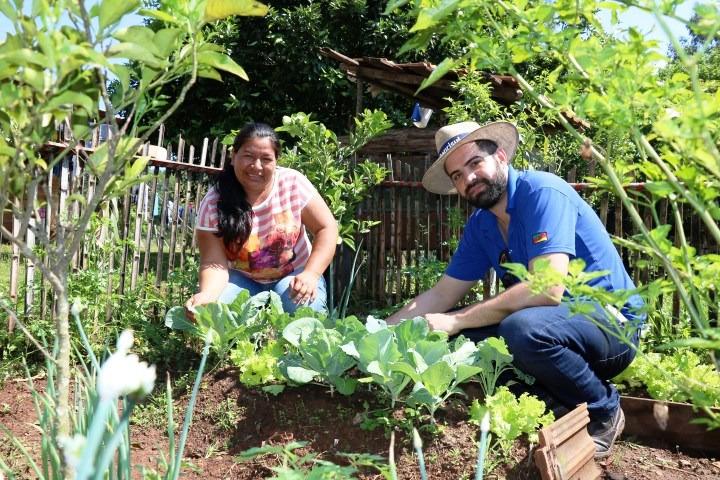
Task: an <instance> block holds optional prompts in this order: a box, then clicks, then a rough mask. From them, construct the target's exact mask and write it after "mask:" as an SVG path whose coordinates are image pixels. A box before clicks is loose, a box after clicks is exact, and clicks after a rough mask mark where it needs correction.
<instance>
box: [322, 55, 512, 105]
mask: <svg viewBox="0 0 720 480" xmlns="http://www.w3.org/2000/svg"><path fill="white" fill-rule="evenodd" d="M320 53H321V54H322V55H324V56H325V57H327V58H330V59H333V60H335V61H337V62H339V63H340V68H341V69H342V70H343V71H344V72H345V74H346V75H347V77H348V78H349V79H351V80H353V81H355V80H357V79H360V80H362V81H363V82H365V83H367V84H369V85H371V86H374V87H376V88H379V89H381V90H387V91H391V92H395V93H398V94H400V95H403V96H405V97H409V98H411V99H413V100H415V101H417V102H419V103H420V104H421V105H422V106H424V107H430V108H434V109H441V108H444V107H447V106H449V105H450V102H448V100H447V98H448V97H450V98H451V97H455V96H456V95H457V90H456V89H455V88H454V87H453V84H454V83H455V82H456V81H457V80H458V79H459V78H460V76H461V75H463V74H464V71H463V70H458V71H449V72H448V73H446V74H445V75H444V76H443V77H442V78H441V79H439V80H438V81H436V82H435V83H433V84H432V85H431V86H429V87H427V88H425V89H424V90H423V91H421V92H420V93H416V92H417V89H418V88H420V85H421V84H422V82H423V81H424V80H425V79H426V78H427V77H429V76H430V74H431V73H432V72H433V70H434V69H435V65H433V64H432V63H429V62H415V63H395V62H393V61H392V60H388V59H387V58H376V57H362V58H350V57H347V56H345V55H343V54H342V53H340V52H337V51H335V50H333V49H331V48H326V47H323V48H321V49H320ZM485 78H486V80H487V82H488V83H489V84H490V85H491V86H492V91H491V96H492V98H493V99H495V100H496V101H497V102H498V103H502V104H504V105H509V104H511V103H513V102H516V101H517V100H519V99H520V98H521V97H522V90H521V89H520V86H519V85H518V83H517V81H516V80H515V78H513V77H512V76H510V75H494V74H489V73H486V74H485Z"/></svg>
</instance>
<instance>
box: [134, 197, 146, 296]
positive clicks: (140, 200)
mask: <svg viewBox="0 0 720 480" xmlns="http://www.w3.org/2000/svg"><path fill="white" fill-rule="evenodd" d="M146 188H147V186H146V185H145V183H141V184H140V185H139V186H138V193H137V202H136V206H135V229H134V230H135V233H134V235H133V259H132V272H131V274H130V289H131V290H135V287H136V286H137V279H138V274H139V272H140V248H141V245H142V225H143V210H144V209H145V196H146V195H145V194H146V191H145V190H146Z"/></svg>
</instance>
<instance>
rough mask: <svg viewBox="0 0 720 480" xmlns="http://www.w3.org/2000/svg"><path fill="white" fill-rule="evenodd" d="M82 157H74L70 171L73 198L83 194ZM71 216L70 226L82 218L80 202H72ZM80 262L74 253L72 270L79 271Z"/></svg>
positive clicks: (69, 219)
mask: <svg viewBox="0 0 720 480" xmlns="http://www.w3.org/2000/svg"><path fill="white" fill-rule="evenodd" d="M93 145H94V144H93ZM80 155H81V153H80V152H78V153H77V154H76V155H75V156H74V157H73V168H72V170H71V171H70V195H71V196H74V195H75V194H81V192H80V184H81V179H82V176H81V173H80V172H81V167H80V163H81V161H80ZM69 215H70V217H69V218H68V223H70V224H72V223H75V219H77V218H79V217H80V202H78V201H77V200H73V201H72V203H71V204H70V213H69ZM79 262H80V258H79V251H76V252H75V253H73V257H72V262H71V265H72V268H73V269H74V270H77V269H78V264H79Z"/></svg>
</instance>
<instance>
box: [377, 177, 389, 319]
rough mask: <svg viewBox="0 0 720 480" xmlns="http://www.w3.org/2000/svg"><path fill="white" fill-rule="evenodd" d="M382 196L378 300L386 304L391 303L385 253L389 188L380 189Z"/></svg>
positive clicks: (380, 205) (380, 206) (379, 204)
mask: <svg viewBox="0 0 720 480" xmlns="http://www.w3.org/2000/svg"><path fill="white" fill-rule="evenodd" d="M380 192H381V195H382V196H381V197H380V199H379V203H378V207H379V208H378V212H379V214H380V219H381V221H382V223H381V224H380V237H379V243H380V252H379V253H380V255H379V256H380V258H379V259H378V267H379V268H378V291H377V293H378V300H380V301H382V302H383V305H384V306H388V305H389V298H387V297H386V292H387V285H386V282H385V280H386V276H385V274H386V268H385V266H386V259H387V257H386V254H385V237H386V230H387V228H388V225H386V222H385V195H386V193H387V189H385V188H383V189H381V190H380Z"/></svg>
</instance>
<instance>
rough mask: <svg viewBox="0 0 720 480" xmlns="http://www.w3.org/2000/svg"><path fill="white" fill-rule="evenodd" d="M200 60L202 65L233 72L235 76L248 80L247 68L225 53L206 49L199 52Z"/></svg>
mask: <svg viewBox="0 0 720 480" xmlns="http://www.w3.org/2000/svg"><path fill="white" fill-rule="evenodd" d="M198 62H199V63H200V64H202V65H207V66H210V67H213V68H216V69H218V70H223V71H225V72H228V73H232V74H233V75H235V76H238V77H240V78H242V79H243V80H248V76H247V74H246V73H245V70H243V68H242V67H241V66H240V65H238V64H237V63H235V61H234V60H233V59H232V58H230V57H229V56H227V55H225V54H224V53H220V52H213V51H204V52H200V53H199V54H198Z"/></svg>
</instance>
